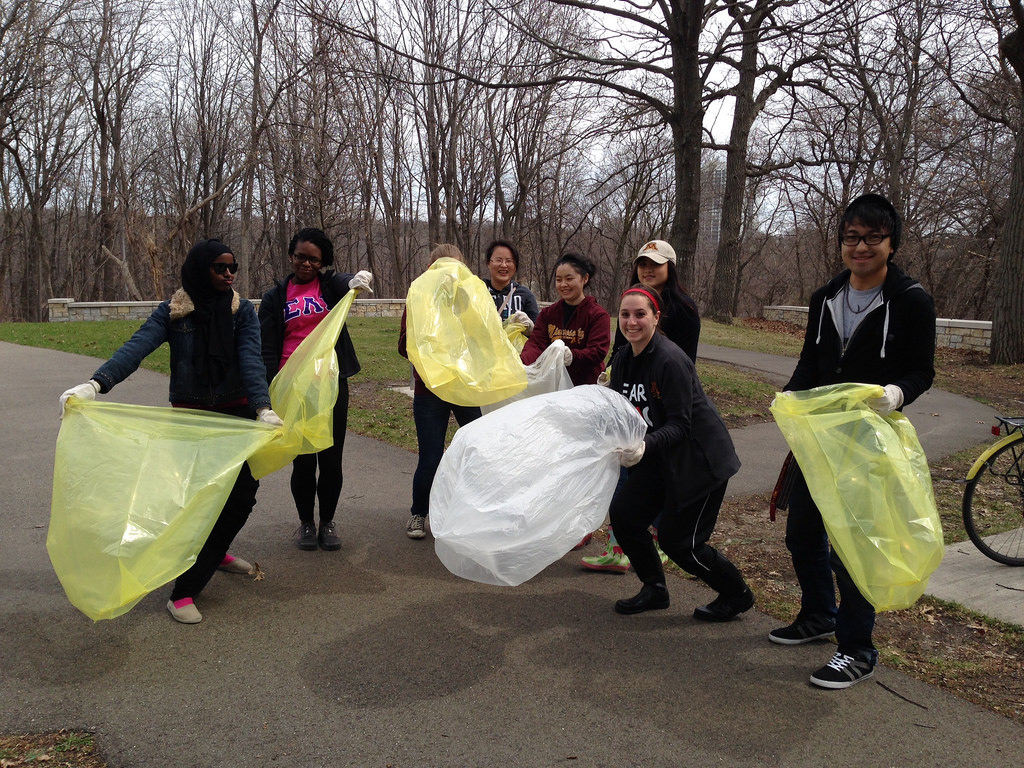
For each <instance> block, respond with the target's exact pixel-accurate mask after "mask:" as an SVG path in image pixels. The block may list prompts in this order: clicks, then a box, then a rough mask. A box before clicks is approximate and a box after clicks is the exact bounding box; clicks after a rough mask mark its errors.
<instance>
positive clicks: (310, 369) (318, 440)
mask: <svg viewBox="0 0 1024 768" xmlns="http://www.w3.org/2000/svg"><path fill="white" fill-rule="evenodd" d="M355 296H356V292H355V291H349V292H348V293H346V294H345V297H344V298H343V299H342V300H341V301H339V302H338V303H337V304H336V305H335V306H334V308H333V309H332V310H331V311H330V312H329V313H328V315H327V317H325V318H324V319H323V320H322V321H321V322H320V324H319V325H317V327H316V328H314V329H313V330H312V331H311V332H310V334H309V335H308V336H307V337H306V338H305V339H303V340H302V343H301V344H299V346H298V347H297V348H296V350H295V351H294V352H293V353H292V354H291V356H290V357H289V358H288V361H287V362H286V363H285V364H284V366H283V367H282V368H281V370H280V371H278V372H277V375H276V376H275V377H274V380H273V381H272V382H270V404H271V406H273V408H274V411H275V412H276V413H277V415H278V416H280V417H281V420H282V421H283V422H284V427H283V429H282V434H281V437H280V438H279V439H278V440H275V441H273V442H272V443H270V444H269V445H267V446H265V447H264V448H262V449H260V450H259V451H257V452H256V453H255V454H254V455H253V456H251V457H250V458H249V468H250V469H251V470H252V474H253V477H255V478H256V479H257V480H259V479H260V478H261V477H265V476H267V475H269V474H270V473H271V472H276V471H277V470H279V469H281V468H282V467H285V466H287V465H288V464H290V463H291V462H292V459H294V458H295V457H296V456H298V455H299V454H303V453H316V452H317V451H322V450H323V449H324V448H330V447H331V445H333V444H334V404H335V402H337V400H338V356H337V354H336V353H335V351H334V346H335V344H337V343H338V336H339V334H340V333H341V329H342V326H344V325H345V321H346V320H347V319H348V313H349V310H350V309H351V307H352V301H353V300H354V299H355Z"/></svg>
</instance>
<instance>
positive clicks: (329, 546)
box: [317, 520, 341, 552]
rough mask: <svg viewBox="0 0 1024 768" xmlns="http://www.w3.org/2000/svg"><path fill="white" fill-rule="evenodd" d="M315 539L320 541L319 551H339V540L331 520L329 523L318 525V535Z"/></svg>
mask: <svg viewBox="0 0 1024 768" xmlns="http://www.w3.org/2000/svg"><path fill="white" fill-rule="evenodd" d="M317 538H318V539H319V541H320V549H326V550H327V551H328V552H333V551H335V550H336V549H341V539H340V538H339V537H338V533H337V531H335V529H334V521H333V520H331V521H330V522H329V523H320V534H319V536H318V537H317Z"/></svg>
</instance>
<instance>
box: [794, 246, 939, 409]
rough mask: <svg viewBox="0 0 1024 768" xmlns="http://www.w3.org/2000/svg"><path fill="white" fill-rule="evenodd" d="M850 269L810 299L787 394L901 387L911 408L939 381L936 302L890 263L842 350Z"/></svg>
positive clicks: (919, 285)
mask: <svg viewBox="0 0 1024 768" xmlns="http://www.w3.org/2000/svg"><path fill="white" fill-rule="evenodd" d="M849 280H850V271H849V270H845V271H843V272H842V273H841V274H839V275H837V276H836V277H834V278H833V279H832V280H830V281H829V282H828V283H827V284H826V285H825V286H824V287H822V288H819V289H818V290H817V291H815V292H814V295H813V296H811V304H810V311H809V313H808V317H807V332H806V334H805V335H804V346H803V349H802V351H801V352H800V360H799V362H798V363H797V365H796V370H794V371H793V376H792V378H791V379H790V380H789V383H788V384H786V387H785V388H786V389H787V390H799V389H811V388H813V387H820V386H824V385H826V384H840V383H845V382H857V383H861V384H881V385H883V386H884V385H886V384H896V385H897V386H898V387H899V388H900V389H901V390H903V404H904V405H909V404H910V403H912V402H914V400H916V399H917V398H918V397H920V396H921V395H922V394H924V392H926V391H927V390H928V388H929V387H930V386H931V385H932V380H933V379H934V378H935V303H934V302H933V301H932V297H931V296H929V295H928V294H927V293H926V292H925V290H924V288H922V287H921V284H920V283H918V282H916V281H915V280H913V279H912V278H910V277H909V276H907V274H906V273H905V272H904V271H903V270H902V269H900V268H899V267H897V266H896V265H895V264H893V263H892V262H891V261H890V262H889V267H888V271H887V273H886V276H885V282H884V283H883V284H882V293H881V294H880V295H879V297H878V298H877V299H876V300H875V304H874V306H873V308H871V309H870V310H869V311H868V314H867V315H865V316H864V318H863V319H862V320H861V322H860V325H858V326H857V328H856V329H855V330H854V332H853V335H852V336H851V337H850V340H849V342H848V343H847V345H846V349H845V350H844V349H843V342H842V336H841V331H840V330H839V329H840V328H842V312H843V311H844V306H843V304H844V288H845V287H846V284H847V283H848V282H849Z"/></svg>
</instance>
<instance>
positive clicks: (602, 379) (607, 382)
mask: <svg viewBox="0 0 1024 768" xmlns="http://www.w3.org/2000/svg"><path fill="white" fill-rule="evenodd" d="M597 383H598V384H600V385H601V386H602V387H607V386H611V383H612V369H611V368H605V369H604V370H603V371H601V375H600V376H598V377H597Z"/></svg>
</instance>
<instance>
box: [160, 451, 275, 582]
mask: <svg viewBox="0 0 1024 768" xmlns="http://www.w3.org/2000/svg"><path fill="white" fill-rule="evenodd" d="M259 487H260V483H259V480H256V479H255V478H254V477H253V476H252V472H250V471H249V464H248V463H245V464H242V468H241V469H240V470H239V471H238V478H237V479H236V480H235V485H234V487H233V488H232V489H231V495H230V496H228V500H227V501H226V502H224V508H223V509H222V510H221V511H220V516H219V517H218V518H217V522H216V523H214V524H213V530H212V531H210V535H209V536H208V537H207V538H206V543H205V544H203V548H202V549H201V550H199V555H198V557H196V561H195V563H193V565H192V567H191V568H189V569H188V570H187V571H185V572H184V573H183V574H181V576H179V577H178V578H177V580H176V581H175V582H174V589H173V590H172V591H171V600H181V599H183V598H186V597H195V596H196V595H198V594H199V593H200V592H202V591H203V587H205V586H206V584H207V582H209V581H210V579H211V578H213V574H214V573H216V572H217V566H219V565H220V564H221V561H222V560H223V559H224V555H226V554H227V552H228V547H230V546H231V542H232V541H234V540H235V536H237V535H238V532H239V531H240V530H242V527H243V526H244V525H245V523H246V521H247V520H248V519H249V513H250V512H252V508H253V507H254V506H256V489H257V488H259Z"/></svg>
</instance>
